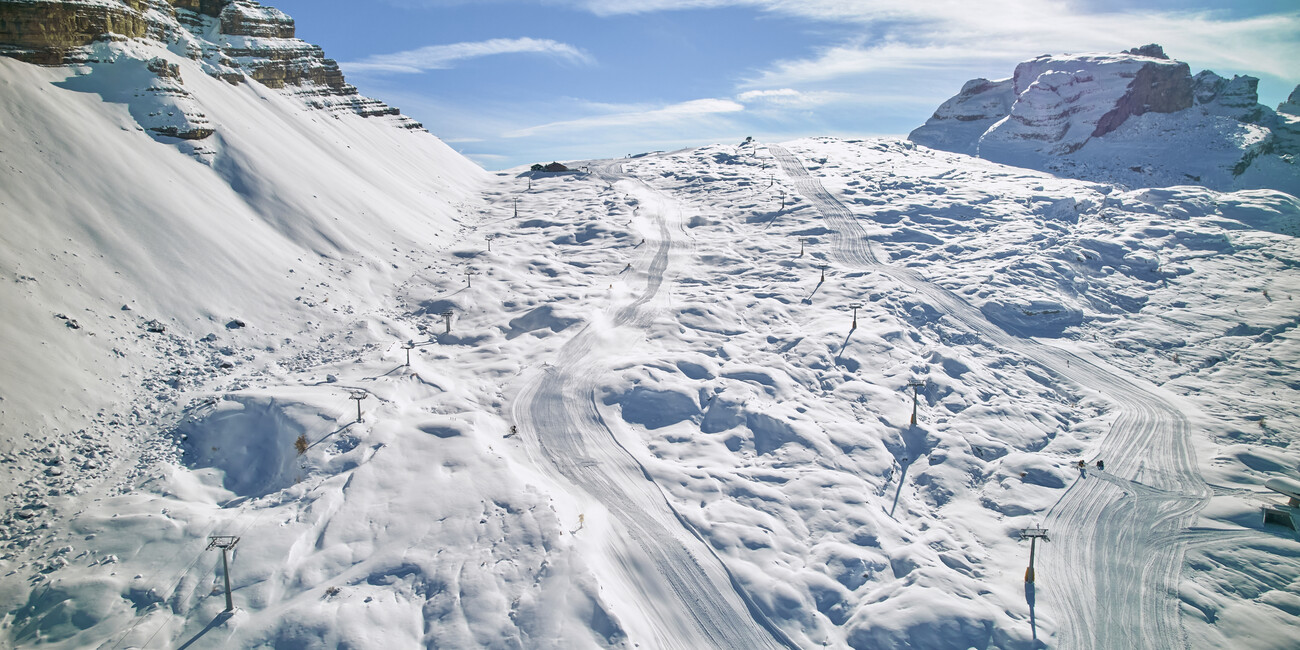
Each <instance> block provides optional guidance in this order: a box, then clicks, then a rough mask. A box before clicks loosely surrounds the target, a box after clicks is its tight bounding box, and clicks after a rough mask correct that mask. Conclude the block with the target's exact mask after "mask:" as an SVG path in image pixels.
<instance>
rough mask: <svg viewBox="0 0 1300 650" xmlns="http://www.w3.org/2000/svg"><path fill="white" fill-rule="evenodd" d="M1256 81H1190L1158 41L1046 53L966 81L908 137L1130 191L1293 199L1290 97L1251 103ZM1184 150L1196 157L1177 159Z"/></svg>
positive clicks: (1295, 124) (1297, 118)
mask: <svg viewBox="0 0 1300 650" xmlns="http://www.w3.org/2000/svg"><path fill="white" fill-rule="evenodd" d="M1258 81H1259V80H1258V79H1255V78H1254V77H1249V76H1234V77H1233V78H1232V79H1225V78H1223V77H1220V76H1218V75H1216V74H1215V73H1213V72H1211V71H1208V70H1206V71H1202V72H1200V73H1198V74H1196V75H1195V76H1193V75H1192V74H1191V72H1190V69H1189V68H1188V66H1187V64H1186V63H1182V62H1179V61H1174V60H1171V59H1169V58H1168V57H1167V56H1166V55H1165V53H1164V51H1163V50H1162V49H1161V48H1160V47H1159V46H1158V45H1147V46H1144V47H1141V48H1135V49H1133V50H1128V51H1125V52H1123V53H1120V54H1083V55H1062V56H1054V55H1043V56H1040V57H1038V58H1035V59H1033V60H1030V61H1025V62H1023V63H1021V64H1020V65H1018V66H1016V70H1015V74H1014V75H1013V76H1012V77H1011V78H1009V79H1004V80H999V81H988V80H987V79H973V80H971V81H969V82H967V83H966V84H965V85H964V86H963V87H962V90H961V92H960V93H958V94H957V95H956V96H954V97H953V98H951V99H949V100H948V101H946V102H944V103H943V105H941V106H940V107H939V109H938V110H936V111H935V113H934V115H933V116H931V118H930V119H929V120H927V121H926V123H925V124H924V125H922V126H920V127H918V128H917V129H916V130H914V131H912V133H911V134H910V135H909V136H908V139H910V140H912V141H913V142H916V143H918V144H923V145H926V146H929V147H934V148H938V149H944V150H947V151H954V152H958V153H966V154H970V155H976V156H979V157H981V158H986V159H988V160H993V161H996V162H1001V163H1005V164H1011V165H1018V166H1022V167H1029V168H1032V169H1042V170H1045V171H1051V172H1053V173H1059V174H1063V175H1066V176H1071V177H1075V178H1082V179H1088V180H1096V181H1104V182H1113V183H1119V184H1122V185H1126V186H1129V187H1144V186H1167V185H1180V184H1193V185H1203V186H1207V187H1213V188H1216V189H1245V188H1259V187H1268V188H1273V189H1280V190H1283V191H1286V192H1289V193H1292V194H1295V193H1297V192H1300V167H1298V166H1297V165H1296V162H1295V160H1296V156H1297V155H1300V140H1297V138H1296V134H1297V133H1300V115H1297V114H1295V112H1294V109H1293V108H1291V104H1289V103H1285V102H1284V103H1283V104H1282V105H1280V106H1279V107H1278V109H1277V110H1276V111H1274V110H1273V109H1270V108H1269V107H1266V106H1263V105H1262V104H1259V102H1258V95H1257V93H1256V86H1257V84H1258ZM1297 92H1300V86H1298V87H1297ZM1293 96H1294V93H1293ZM1188 150H1196V151H1198V152H1202V155H1197V156H1185V155H1181V152H1185V151H1188Z"/></svg>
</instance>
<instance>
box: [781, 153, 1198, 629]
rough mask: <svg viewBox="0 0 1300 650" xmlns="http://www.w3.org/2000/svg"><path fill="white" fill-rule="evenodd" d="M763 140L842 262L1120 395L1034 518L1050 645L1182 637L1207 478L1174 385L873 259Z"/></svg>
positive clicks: (807, 180)
mask: <svg viewBox="0 0 1300 650" xmlns="http://www.w3.org/2000/svg"><path fill="white" fill-rule="evenodd" d="M768 150H769V151H770V152H771V153H772V154H773V155H774V156H775V157H776V159H777V161H778V162H779V164H780V165H781V169H782V170H783V171H784V172H785V174H786V175H787V176H789V177H790V178H791V180H792V181H793V182H794V184H795V187H796V188H797V189H798V191H799V193H800V194H802V195H803V196H804V198H806V199H808V200H809V201H811V202H812V203H813V205H814V206H815V208H816V209H817V210H818V211H819V212H820V213H821V214H822V216H823V217H824V218H825V220H826V222H827V224H828V226H829V227H830V228H831V229H832V230H833V231H834V233H833V235H832V237H833V245H834V251H835V252H834V257H835V259H836V260H837V261H839V262H840V263H841V264H844V265H846V266H851V267H856V268H863V269H870V270H873V271H879V272H881V273H884V274H886V275H889V276H890V277H893V278H895V279H897V280H898V281H900V282H902V283H904V284H906V285H908V286H909V287H911V288H913V289H915V290H916V291H918V292H920V293H922V294H924V295H925V296H926V297H927V298H929V299H930V300H931V302H932V303H933V304H935V305H937V306H939V307H940V308H942V309H943V310H944V311H945V313H946V315H948V316H950V317H952V318H953V319H954V320H956V321H958V322H959V323H961V324H962V325H963V326H964V327H966V328H968V329H970V330H972V331H974V332H977V333H979V334H980V335H981V336H984V337H986V338H988V339H989V340H990V341H992V342H993V343H995V344H996V345H998V346H1000V347H1003V348H1006V349H1009V350H1014V351H1016V352H1018V353H1020V354H1023V355H1024V356H1026V357H1027V358H1029V359H1031V360H1033V361H1034V362H1035V363H1037V364H1038V365H1040V366H1042V367H1043V368H1045V369H1047V370H1048V371H1050V372H1052V373H1054V374H1056V375H1058V376H1061V377H1064V378H1065V379H1067V380H1069V381H1072V382H1074V383H1076V384H1079V385H1081V386H1084V387H1085V388H1087V389H1089V390H1092V391H1096V392H1097V393H1100V394H1101V395H1103V396H1104V397H1105V398H1107V399H1109V400H1110V401H1111V402H1113V403H1115V404H1116V405H1117V406H1118V407H1119V410H1120V416H1119V418H1118V419H1117V420H1116V422H1115V424H1114V425H1113V427H1112V428H1111V431H1110V433H1109V435H1107V436H1106V438H1105V440H1104V441H1103V443H1102V445H1101V453H1100V454H1098V458H1100V459H1103V460H1107V461H1108V462H1109V465H1108V468H1107V470H1106V471H1105V472H1096V473H1095V474H1094V473H1089V474H1088V476H1080V477H1079V479H1078V480H1076V481H1075V483H1074V484H1073V485H1072V486H1071V487H1070V489H1069V490H1067V491H1066V493H1065V494H1064V495H1063V496H1062V498H1061V500H1060V501H1059V502H1058V503H1057V504H1056V506H1054V507H1053V509H1052V510H1051V511H1050V512H1049V513H1048V515H1047V519H1046V521H1045V522H1044V523H1045V526H1046V527H1047V528H1048V529H1049V530H1050V531H1052V532H1051V534H1052V542H1051V543H1049V544H1047V545H1045V546H1044V548H1043V549H1042V551H1041V555H1042V563H1043V566H1044V570H1043V571H1042V573H1045V574H1047V575H1051V576H1053V579H1052V580H1047V581H1044V587H1045V588H1044V594H1045V596H1046V600H1047V601H1048V603H1049V607H1050V609H1051V610H1052V611H1053V612H1055V613H1056V614H1057V616H1058V617H1059V620H1060V621H1061V622H1062V627H1061V629H1060V630H1059V634H1060V639H1059V642H1060V647H1064V648H1121V647H1127V648H1137V647H1150V648H1172V647H1182V646H1186V645H1187V641H1186V639H1185V637H1184V634H1183V631H1182V626H1181V624H1180V623H1179V620H1178V616H1179V611H1178V602H1179V601H1178V598H1177V593H1178V582H1179V579H1180V575H1181V571H1182V564H1183V554H1184V551H1185V550H1186V548H1187V546H1188V543H1189V541H1188V539H1187V538H1186V537H1185V536H1183V535H1181V533H1182V532H1183V531H1185V530H1186V529H1187V528H1188V527H1189V526H1191V524H1192V523H1193V522H1194V520H1195V518H1196V515H1197V513H1198V512H1199V511H1200V509H1201V508H1202V507H1204V505H1205V503H1206V501H1207V500H1208V498H1209V496H1210V490H1209V488H1208V487H1207V486H1206V484H1205V482H1204V481H1203V480H1202V479H1201V476H1200V472H1199V470H1198V469H1197V467H1196V459H1195V456H1194V452H1193V449H1192V447H1191V445H1190V443H1189V442H1188V440H1187V434H1188V425H1187V419H1186V418H1185V417H1184V416H1183V414H1182V412H1181V411H1180V408H1179V406H1178V405H1176V404H1175V403H1174V399H1173V397H1172V396H1170V395H1167V394H1165V393H1163V391H1160V390H1159V389H1158V388H1156V387H1155V386H1153V385H1151V384H1150V383H1148V382H1145V381H1143V380H1140V379H1137V378H1130V377H1127V376H1126V373H1123V372H1122V371H1119V370H1115V369H1112V368H1109V367H1107V366H1106V364H1104V362H1102V361H1100V360H1099V359H1096V358H1090V359H1084V358H1082V357H1080V356H1078V355H1077V354H1075V353H1072V352H1067V351H1065V350H1061V349H1058V348H1054V347H1051V346H1049V345H1045V344H1043V343H1041V342H1039V341H1036V340H1034V339H1029V338H1018V337H1014V336H1011V335H1009V334H1007V333H1006V332H1005V331H1003V330H1002V328H1000V327H998V326H997V325H994V324H993V323H990V322H989V321H988V320H987V319H986V318H984V316H983V315H982V314H981V313H980V312H979V311H978V310H976V309H975V308H974V307H972V306H971V305H970V304H969V303H967V302H965V301H964V300H962V299H961V298H960V297H958V296H957V295H955V294H953V293H952V292H950V291H947V290H944V289H942V288H939V287H938V286H936V285H934V284H931V283H930V282H928V281H926V280H925V279H924V278H923V277H922V276H921V275H920V274H919V273H916V272H913V271H909V270H907V269H900V268H896V267H891V266H888V265H885V264H882V263H881V262H880V261H879V260H878V259H877V258H876V256H875V255H874V253H873V252H872V250H871V245H870V242H869V240H868V239H867V234H866V232H865V231H864V230H863V228H862V226H861V225H860V224H859V223H858V222H857V219H856V218H855V217H854V215H853V213H852V212H851V211H850V210H849V209H848V208H847V207H846V206H844V204H843V203H841V202H840V201H839V200H837V199H836V198H835V197H834V196H832V195H831V194H830V193H829V192H827V191H826V189H825V188H824V187H823V186H822V184H821V182H820V181H819V180H817V179H816V178H814V177H812V176H811V175H809V174H808V171H807V170H806V169H805V168H804V166H803V164H802V163H801V162H800V161H799V160H798V158H796V157H795V156H794V155H793V154H791V153H790V152H789V151H788V150H786V149H785V148H783V147H779V146H775V145H769V146H768ZM1099 595H1104V597H1099Z"/></svg>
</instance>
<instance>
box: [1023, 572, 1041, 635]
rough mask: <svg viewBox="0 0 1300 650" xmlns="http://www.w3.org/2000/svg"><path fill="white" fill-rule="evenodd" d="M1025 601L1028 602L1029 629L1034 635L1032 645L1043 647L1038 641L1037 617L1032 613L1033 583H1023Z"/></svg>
mask: <svg viewBox="0 0 1300 650" xmlns="http://www.w3.org/2000/svg"><path fill="white" fill-rule="evenodd" d="M1025 602H1026V603H1029V630H1030V632H1031V633H1032V634H1033V635H1034V647H1035V648H1041V647H1044V646H1043V645H1042V643H1040V642H1039V641H1038V618H1037V617H1036V616H1035V614H1034V583H1032V582H1026V583H1025Z"/></svg>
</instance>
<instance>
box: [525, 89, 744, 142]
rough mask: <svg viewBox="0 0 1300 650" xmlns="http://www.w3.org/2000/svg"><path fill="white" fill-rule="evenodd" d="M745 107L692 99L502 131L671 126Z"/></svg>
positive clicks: (527, 134) (530, 133)
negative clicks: (666, 104)
mask: <svg viewBox="0 0 1300 650" xmlns="http://www.w3.org/2000/svg"><path fill="white" fill-rule="evenodd" d="M743 110H745V106H744V105H743V104H739V103H737V102H735V101H732V100H730V99H713V98H710V99H694V100H691V101H687V102H681V103H679V104H670V105H668V106H661V107H647V108H643V109H639V110H629V111H622V112H617V113H606V114H602V115H592V116H589V117H581V118H578V119H574V120H563V121H559V122H550V123H547V124H539V125H537V126H530V127H528V128H524V129H518V130H515V131H511V132H509V133H505V134H503V135H504V136H505V137H507V138H524V137H530V136H534V135H538V134H541V133H546V132H555V131H570V132H572V131H590V130H594V129H603V128H610V127H632V126H640V127H646V126H672V125H676V124H680V123H682V122H691V121H698V120H700V119H703V118H706V117H708V116H712V115H718V114H722V113H738V112H740V111H743Z"/></svg>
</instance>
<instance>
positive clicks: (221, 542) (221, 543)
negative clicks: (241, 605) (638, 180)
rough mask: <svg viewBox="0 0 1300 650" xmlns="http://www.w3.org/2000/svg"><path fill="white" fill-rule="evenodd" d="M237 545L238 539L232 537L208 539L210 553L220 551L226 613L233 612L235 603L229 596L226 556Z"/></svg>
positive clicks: (228, 563)
mask: <svg viewBox="0 0 1300 650" xmlns="http://www.w3.org/2000/svg"><path fill="white" fill-rule="evenodd" d="M238 543H239V538H238V537H235V536H234V535H213V536H211V537H209V538H208V548H207V550H209V551H211V550H212V549H214V548H219V549H221V572H222V574H223V575H224V576H225V578H226V611H227V612H233V611H235V601H234V600H233V599H232V598H231V596H230V558H229V557H228V554H229V553H230V549H232V548H235V544H238Z"/></svg>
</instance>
